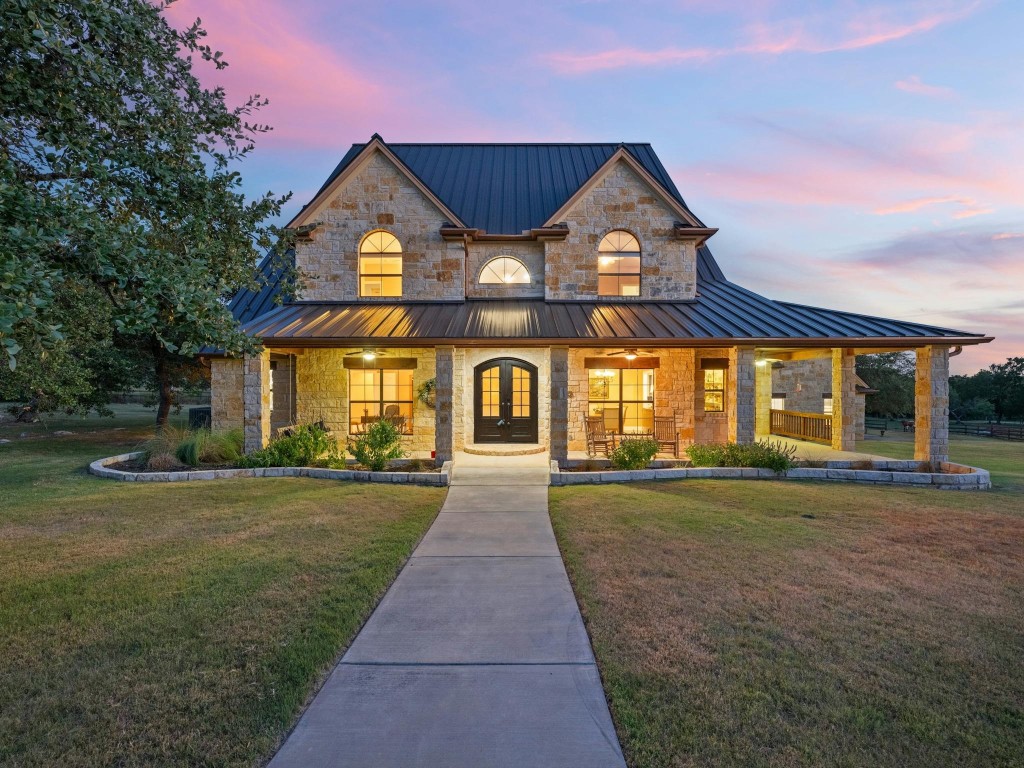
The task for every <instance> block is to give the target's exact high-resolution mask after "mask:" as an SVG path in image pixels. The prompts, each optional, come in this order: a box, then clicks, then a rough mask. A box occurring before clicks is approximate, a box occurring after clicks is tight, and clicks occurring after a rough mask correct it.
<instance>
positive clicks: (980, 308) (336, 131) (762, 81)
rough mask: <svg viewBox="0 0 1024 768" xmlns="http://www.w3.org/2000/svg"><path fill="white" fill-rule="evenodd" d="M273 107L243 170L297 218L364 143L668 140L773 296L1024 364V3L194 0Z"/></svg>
mask: <svg viewBox="0 0 1024 768" xmlns="http://www.w3.org/2000/svg"><path fill="white" fill-rule="evenodd" d="M168 14H169V16H170V18H171V21H172V23H175V24H176V25H178V26H182V25H184V24H186V23H188V22H189V21H191V20H192V19H194V18H195V17H197V16H198V17H201V18H202V19H203V22H204V26H206V28H207V29H208V31H209V38H208V42H209V43H210V44H211V45H212V46H213V47H214V48H216V49H219V50H223V51H224V53H225V58H226V59H227V60H228V61H229V62H230V66H229V67H228V68H227V69H226V70H224V71H222V72H219V73H212V72H209V71H205V72H204V73H203V77H204V80H205V81H206V82H208V83H210V84H213V83H214V82H218V83H221V84H223V85H225V86H226V87H227V89H228V96H229V100H230V101H233V102H240V101H242V100H244V98H245V97H247V96H248V95H249V94H250V93H254V92H258V93H260V94H261V95H263V96H265V97H267V98H269V99H270V101H271V103H270V106H268V107H267V108H265V109H264V110H263V111H262V113H261V114H260V120H261V121H265V122H268V123H270V124H271V125H272V126H273V127H274V131H273V133H272V134H271V135H269V136H267V137H265V138H263V139H262V140H261V141H260V142H259V143H258V146H257V150H256V152H255V154H254V155H253V156H252V157H251V158H250V159H249V160H247V161H246V163H245V166H244V167H243V168H242V171H243V174H244V176H245V179H246V186H247V189H249V190H251V191H252V193H253V194H256V193H259V192H262V191H265V190H273V191H274V192H285V191H288V190H291V191H293V192H294V193H295V198H294V200H293V202H292V203H291V204H290V207H289V213H290V212H294V211H295V210H297V209H298V207H299V206H301V205H302V204H303V203H304V202H306V201H308V199H309V198H310V197H311V195H312V193H313V192H314V191H315V190H316V189H317V188H318V187H319V186H320V184H321V182H322V181H323V180H324V178H325V177H326V176H327V174H328V173H329V172H330V170H331V169H332V168H333V166H334V165H335V163H336V162H337V161H338V159H340V157H341V156H342V154H344V152H345V150H346V149H347V148H348V146H349V145H350V144H352V143H354V142H362V141H365V140H366V139H367V138H368V137H369V136H370V135H371V134H372V133H374V132H377V133H380V134H381V135H382V136H383V137H384V139H385V140H387V141H394V142H400V141H649V142H651V143H652V144H653V145H654V147H655V149H656V150H657V152H658V154H659V156H660V157H661V159H662V161H663V162H664V163H665V165H666V166H667V167H668V169H669V171H670V172H671V173H672V176H673V178H674V179H675V181H676V184H677V185H678V186H679V188H680V190H681V191H682V193H683V196H684V197H685V198H686V200H687V202H688V203H689V205H690V207H691V208H692V209H693V210H694V211H695V212H696V213H697V215H698V216H700V217H701V218H702V219H703V220H704V221H705V223H707V224H708V225H709V226H715V227H719V228H720V231H719V233H718V234H717V235H715V237H714V238H713V239H712V240H711V242H710V245H711V248H712V250H713V252H714V253H715V255H716V258H717V259H718V261H719V263H720V264H721V265H722V267H723V269H724V270H725V272H726V274H727V275H728V276H729V277H730V278H732V279H735V280H737V281H739V282H741V283H743V284H745V285H747V286H748V287H750V288H752V289H754V290H758V291H760V292H762V293H765V294H767V295H769V296H772V297H774V298H780V299H786V300H789V301H798V302H803V303H808V304H819V305H825V306H830V307H835V308H839V309H847V310H851V311H857V312H865V313H869V314H881V315H885V316H889V317H899V318H908V319H913V320H916V321H919V322H928V323H934V324H938V325H947V326H951V327H955V328H960V329H963V330H969V331H977V332H985V333H989V334H992V335H995V336H996V337H997V339H996V341H995V342H993V343H992V344H990V345H987V346H983V347H979V348H974V349H967V350H965V351H964V354H963V355H961V356H960V357H958V358H955V361H954V368H955V370H957V371H958V372H973V371H974V370H977V369H978V368H979V367H982V366H985V365H988V364H989V363H992V362H1000V361H1002V360H1003V359H1005V358H1006V357H1008V356H1011V355H1024V258H1022V257H1024V140H1022V137H1024V92H1022V91H1024V88H1022V85H1024V45H1021V42H1020V40H1021V33H1022V31H1024V3H1020V2H1015V1H1013V0H1005V1H1004V2H986V1H984V0H981V1H978V2H956V1H953V0H949V1H947V0H933V1H932V2H904V3H881V2H834V3H814V2H782V1H780V2H773V1H772V0H750V1H748V2H733V1H732V0H720V1H718V2H715V1H713V0H680V1H679V2H645V1H644V0H632V1H631V2H628V3H627V2H622V1H621V0H619V1H618V2H604V1H602V0H589V1H588V0H582V1H579V2H558V1H555V2H535V1H534V0H522V1H521V2H516V3H507V4H506V3H502V4H498V3H483V2H479V0H478V1H477V2H468V0H466V1H464V0H455V1H453V2H438V3H427V2H395V1H391V2H376V3H373V4H369V3H366V4H362V3H334V2H329V1H328V0H289V1H287V2H286V1H285V0H250V1H249V2H243V0H179V2H177V3H175V4H174V5H173V6H172V7H171V9H170V11H169V12H168Z"/></svg>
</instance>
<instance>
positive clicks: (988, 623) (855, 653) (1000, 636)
mask: <svg viewBox="0 0 1024 768" xmlns="http://www.w3.org/2000/svg"><path fill="white" fill-rule="evenodd" d="M880 447H881V448H883V449H884V450H886V451H888V452H889V454H891V455H894V456H901V455H902V452H903V451H905V450H906V447H904V446H902V445H896V446H895V447H891V446H882V445H881V444H880V443H878V442H875V441H872V442H871V443H870V445H864V446H863V448H864V449H865V450H870V451H871V452H873V453H882V452H883V451H882V450H880ZM909 447H910V450H911V452H912V445H911V446H909ZM952 453H953V456H952V458H953V460H954V461H962V462H965V463H970V464H975V465H977V466H982V467H986V468H990V469H992V470H993V482H994V483H995V486H996V489H995V490H994V491H992V492H980V493H979V492H973V493H956V492H948V491H935V490H932V489H912V488H892V487H884V486H878V487H876V486H863V485H841V484H826V483H808V482H793V481H790V482H784V481H759V482H750V481H713V480H691V481H681V482H660V483H644V484H630V485H606V486H575V487H565V488H552V489H551V511H552V519H553V522H554V526H555V533H556V535H557V537H558V540H559V545H560V547H561V548H562V551H563V553H564V555H565V559H566V564H567V567H568V569H569V572H570V576H571V578H572V581H573V585H574V587H575V589H576V594H577V597H578V599H579V602H580V604H581V608H582V609H583V612H584V617H585V619H586V622H587V626H588V628H589V630H590V634H591V637H592V639H593V643H594V649H595V653H596V655H597V658H598V662H599V664H600V668H601V672H602V675H603V678H604V681H605V686H606V690H607V692H608V696H609V700H610V703H611V708H612V713H613V717H614V718H615V722H616V726H617V728H618V731H619V735H620V738H621V739H622V742H623V747H624V749H625V751H626V755H627V761H628V763H629V764H630V766H633V767H636V766H652V767H653V766H658V767H659V768H660V767H662V766H755V765H772V766H825V765H827V766H867V765H870V766H929V767H930V766H951V767H952V766H965V765H971V766H981V765H985V766H1019V765H1022V764H1024V665H1022V663H1021V660H1022V659H1024V445H1021V444H1019V443H1016V444H1015V443H1006V442H1002V441H993V440H979V439H974V438H954V442H953V450H952Z"/></svg>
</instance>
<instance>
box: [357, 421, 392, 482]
mask: <svg viewBox="0 0 1024 768" xmlns="http://www.w3.org/2000/svg"><path fill="white" fill-rule="evenodd" d="M401 443H402V433H401V431H400V430H399V429H398V427H396V426H395V425H394V424H392V423H391V422H390V421H388V420H387V419H380V420H378V421H375V422H373V423H372V424H370V425H369V426H368V427H367V428H366V432H364V433H363V434H361V435H359V436H358V437H356V439H355V440H351V441H349V444H348V452H349V453H351V454H352V456H353V457H354V458H355V460H356V461H358V462H359V463H360V464H362V465H363V466H364V467H367V468H368V469H369V470H370V471H371V472H383V471H384V470H385V469H387V466H388V462H389V461H391V460H392V459H401V458H402V457H403V456H405V451H403V450H402V445H401Z"/></svg>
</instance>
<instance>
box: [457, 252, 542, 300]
mask: <svg viewBox="0 0 1024 768" xmlns="http://www.w3.org/2000/svg"><path fill="white" fill-rule="evenodd" d="M499 256H511V257H512V258H513V259H518V260H519V261H521V262H523V264H524V265H525V267H526V269H527V270H528V271H529V273H530V282H529V284H526V283H523V284H513V285H493V284H492V285H481V284H480V282H479V281H480V270H481V269H483V267H484V265H485V264H486V263H487V262H488V261H490V260H491V259H496V258H498V257H499ZM466 296H468V297H470V298H482V299H521V298H543V297H544V244H543V243H533V242H530V243H516V242H512V243H470V244H469V281H468V283H467V284H466Z"/></svg>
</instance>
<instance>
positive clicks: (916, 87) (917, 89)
mask: <svg viewBox="0 0 1024 768" xmlns="http://www.w3.org/2000/svg"><path fill="white" fill-rule="evenodd" d="M894 86H895V87H896V89H897V90H900V91H905V92H906V93H915V94H918V95H919V96H934V97H936V98H949V97H950V96H952V95H954V91H953V89H952V88H946V87H945V86H942V85H928V83H925V82H922V81H921V78H920V77H918V76H917V75H911V76H910V77H907V78H904V79H903V80H897V81H896V82H895V83H894Z"/></svg>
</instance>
